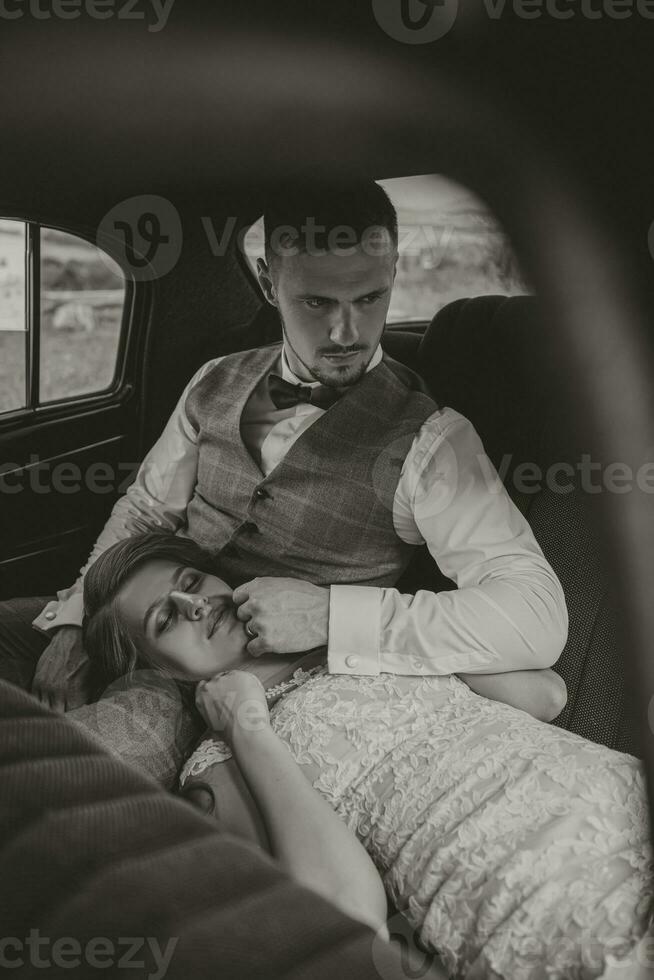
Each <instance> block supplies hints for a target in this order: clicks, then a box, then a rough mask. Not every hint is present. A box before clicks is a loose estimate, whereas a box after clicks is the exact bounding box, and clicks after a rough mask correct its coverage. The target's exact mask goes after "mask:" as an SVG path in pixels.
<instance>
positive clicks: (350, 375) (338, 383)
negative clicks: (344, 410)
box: [282, 320, 376, 388]
mask: <svg viewBox="0 0 654 980" xmlns="http://www.w3.org/2000/svg"><path fill="white" fill-rule="evenodd" d="M282 333H283V334H284V341H285V342H286V345H287V346H288V348H289V350H291V351H292V352H293V354H294V356H295V357H296V358H297V359H298V361H299V362H300V364H301V365H302V367H303V368H304V369H305V371H307V372H308V373H309V374H310V375H311V377H312V378H313V380H314V381H318V382H320V384H322V385H325V387H326V388H349V387H350V386H351V385H355V384H356V383H357V382H358V381H360V380H361V378H362V377H363V376H364V374H365V373H366V370H367V368H368V364H369V363H370V361H371V360H372V355H373V353H374V350H375V349H376V348H373V350H372V351H371V353H370V357H368V359H367V360H365V361H363V362H362V363H360V364H357V365H352V367H347V368H346V369H345V370H343V368H340V369H336V370H335V372H334V374H327V373H326V372H325V371H323V370H322V369H321V368H320V367H318V366H316V365H311V364H306V363H305V362H304V361H303V360H302V358H301V357H300V355H299V354H298V352H297V351H296V350H295V348H294V347H293V344H292V343H291V342H290V340H289V339H288V334H287V332H286V327H285V326H284V322H283V320H282ZM357 349H361V348H357V347H355V348H354V350H357ZM346 350H347V348H346ZM363 350H365V348H363Z"/></svg>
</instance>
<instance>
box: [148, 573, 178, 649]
mask: <svg viewBox="0 0 654 980" xmlns="http://www.w3.org/2000/svg"><path fill="white" fill-rule="evenodd" d="M185 571H186V566H185V565H180V566H179V568H176V569H175V571H174V573H173V577H172V579H171V585H172V587H173V588H175V586H176V585H177V583H178V582H179V580H180V578H181V577H182V575H183V574H184V572H185ZM163 598H164V596H159V598H158V599H155V600H154V602H151V603H150V605H149V606H148V608H147V609H146V610H145V616H144V617H143V632H144V633H147V631H148V620H149V619H150V616H151V615H152V613H153V612H154V611H155V609H157V608H158V607H159V606H160V605H161V602H162V600H163Z"/></svg>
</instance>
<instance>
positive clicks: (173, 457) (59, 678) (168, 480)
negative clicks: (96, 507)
mask: <svg viewBox="0 0 654 980" xmlns="http://www.w3.org/2000/svg"><path fill="white" fill-rule="evenodd" d="M215 363H216V362H215V361H211V362H209V363H208V364H205V365H204V366H203V367H202V368H200V370H199V371H198V372H197V373H196V374H195V375H194V377H193V378H192V380H191V382H190V383H189V384H188V385H187V387H186V388H185V390H184V392H183V394H182V396H181V398H180V399H179V402H178V403H177V406H176V408H175V410H174V412H173V414H172V415H171V417H170V419H169V420H168V423H167V425H166V427H165V429H164V431H163V433H162V435H161V436H160V438H159V439H158V441H157V442H156V443H155V445H154V446H153V447H152V449H151V450H150V452H149V453H148V455H147V456H146V457H145V460H144V461H143V463H142V465H141V467H140V469H139V471H138V473H137V475H136V479H135V480H134V483H133V484H132V486H131V487H130V488H129V489H128V490H127V492H126V494H125V495H124V496H123V497H121V498H120V499H119V500H118V501H117V502H116V504H115V505H114V507H113V510H112V512H111V516H110V517H109V520H108V521H107V523H106V524H105V526H104V528H103V530H102V532H101V533H100V536H99V537H98V539H97V541H96V543H95V545H94V547H93V550H92V551H91V554H90V556H89V559H88V561H87V562H86V564H85V565H84V567H83V568H82V570H81V572H80V576H79V578H78V579H77V581H76V582H75V584H74V585H73V586H71V587H70V588H69V589H64V590H63V591H61V592H59V593H58V597H57V599H56V600H55V601H53V602H50V603H48V605H47V606H46V607H45V609H44V610H43V611H42V612H41V614H40V615H39V616H38V617H37V619H35V620H34V623H33V625H34V626H35V627H36V628H37V629H40V630H42V631H45V632H50V631H52V637H53V639H52V642H51V643H50V645H49V646H48V647H46V649H45V650H44V652H43V654H42V655H41V657H40V659H39V662H38V664H37V667H36V672H35V674H34V680H33V683H32V691H33V693H34V694H35V695H36V696H37V697H38V698H39V699H40V700H41V701H42V702H44V703H45V704H48V705H49V706H50V707H52V708H54V709H56V710H70V709H71V708H75V707H79V705H81V704H84V703H85V702H86V700H87V699H88V697H87V695H88V693H89V684H90V672H89V667H88V660H87V658H86V655H85V653H84V651H83V650H82V646H81V642H80V632H81V630H80V628H81V625H82V617H83V601H82V592H83V581H84V575H85V574H86V572H87V571H88V569H89V568H90V567H91V565H92V564H93V562H94V561H95V560H96V559H97V558H98V557H99V555H101V554H102V552H103V551H105V550H106V549H107V548H109V547H111V545H113V544H115V543H116V542H117V541H121V540H122V539H124V538H128V537H130V536H131V535H132V534H136V533H139V532H141V531H146V530H169V531H170V532H171V533H173V532H174V531H176V530H177V528H178V527H179V526H180V525H181V524H182V523H183V522H184V520H185V516H186V508H187V506H188V502H189V501H190V499H191V497H192V495H193V488H194V486H195V482H196V476H197V437H196V433H195V430H194V429H193V427H192V425H191V423H190V422H189V420H188V418H187V415H186V398H187V396H188V393H189V391H190V390H191V388H192V387H193V386H194V385H195V384H197V382H198V381H199V380H200V378H201V377H202V376H203V375H204V373H205V372H206V371H207V370H208V369H209V368H210V367H212V366H213V365H214V364H215Z"/></svg>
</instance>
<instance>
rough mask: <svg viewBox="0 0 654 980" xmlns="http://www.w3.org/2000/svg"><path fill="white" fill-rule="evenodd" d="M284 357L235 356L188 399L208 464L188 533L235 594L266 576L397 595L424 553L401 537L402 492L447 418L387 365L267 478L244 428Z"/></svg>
mask: <svg viewBox="0 0 654 980" xmlns="http://www.w3.org/2000/svg"><path fill="white" fill-rule="evenodd" d="M279 353H280V346H279V345H275V346H273V347H266V348H260V349H256V350H250V351H245V352H243V353H238V354H230V355H228V356H227V357H225V358H224V359H223V360H221V361H220V363H219V364H217V365H216V366H215V367H214V368H212V369H211V370H209V371H208V372H207V374H206V375H205V376H204V377H203V378H202V379H201V380H200V381H199V383H198V384H197V385H196V386H195V387H194V388H193V389H192V390H191V392H190V393H189V396H188V399H187V402H186V412H187V415H188V418H189V420H190V421H191V423H192V424H193V426H194V427H195V428H196V430H197V432H198V448H199V462H198V476H197V483H196V486H195V492H194V495H193V498H192V500H191V502H190V504H189V507H188V512H187V521H188V525H187V528H186V529H185V531H184V532H183V533H185V534H187V535H188V536H189V537H191V538H193V540H194V541H197V542H198V544H201V545H202V546H203V547H205V548H206V549H207V550H208V551H210V552H211V553H212V554H213V555H215V556H216V558H217V559H218V562H219V565H220V568H221V571H222V574H223V576H224V578H225V579H226V580H227V581H228V582H229V583H230V584H232V585H237V584H239V583H240V582H244V581H247V580H248V579H250V578H253V577H255V576H262V575H273V576H286V577H293V578H302V579H305V580H307V581H310V582H314V583H316V584H318V585H330V584H359V585H377V586H386V585H392V584H393V583H394V582H395V581H396V580H397V579H398V578H399V576H400V574H401V572H402V571H403V570H404V568H405V567H406V565H407V564H408V561H409V559H410V557H411V554H412V552H413V548H412V546H411V545H408V544H406V543H405V542H403V541H401V539H400V538H399V537H398V536H397V534H396V533H395V529H394V526H393V499H394V496H395V491H396V488H397V484H398V481H399V478H400V472H401V469H402V464H403V463H404V460H405V458H406V455H407V453H408V451H409V449H410V447H411V445H412V443H413V439H414V437H415V435H416V433H417V431H418V430H419V429H420V427H421V425H422V424H423V422H425V420H426V419H427V418H429V416H430V415H431V414H432V413H433V412H434V411H436V408H437V406H436V404H435V403H434V402H433V400H432V399H431V398H430V397H429V395H427V394H426V393H425V392H424V390H423V388H422V382H421V380H420V378H419V377H418V376H417V375H415V374H413V372H412V371H409V370H408V369H407V368H405V367H404V366H403V365H401V364H398V363H397V362H396V361H393V360H392V359H391V358H389V357H387V356H386V355H384V358H383V360H382V361H381V362H380V364H378V365H377V367H375V368H373V369H372V370H371V371H369V372H368V373H367V374H365V375H364V376H363V378H362V379H361V380H360V381H359V382H358V383H357V384H355V385H353V386H352V388H350V389H349V391H347V392H346V394H345V395H344V396H343V397H342V398H341V399H340V400H339V401H338V402H336V404H335V405H333V406H332V407H331V408H330V409H329V411H327V412H325V414H324V415H322V416H321V417H320V418H319V419H317V420H316V421H315V422H314V423H313V424H312V425H311V426H310V427H309V428H308V429H307V430H306V431H305V432H304V433H303V434H302V435H301V436H300V437H299V439H297V440H296V442H295V443H294V444H293V445H292V446H291V448H290V450H289V451H288V453H287V454H286V456H285V457H284V459H283V460H282V461H281V462H280V463H279V464H278V465H277V466H276V467H275V468H274V469H273V470H272V472H271V473H270V474H269V475H268V476H267V477H266V476H264V475H263V473H262V471H261V470H260V469H259V467H258V465H257V464H256V462H255V461H254V460H253V458H252V456H251V455H250V453H249V452H248V450H247V449H246V447H245V445H244V443H243V440H242V438H241V432H240V420H241V415H242V413H243V409H244V407H245V405H246V402H247V401H248V399H249V397H250V395H251V394H252V392H253V390H254V388H255V387H256V385H257V384H258V383H259V381H260V380H261V379H262V378H263V377H264V375H266V374H267V373H268V372H269V371H270V369H271V368H272V367H273V365H274V364H275V361H276V360H277V358H278V356H279Z"/></svg>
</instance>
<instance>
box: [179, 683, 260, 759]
mask: <svg viewBox="0 0 654 980" xmlns="http://www.w3.org/2000/svg"><path fill="white" fill-rule="evenodd" d="M195 704H196V706H197V709H198V711H199V712H200V714H201V715H202V717H203V718H204V720H205V721H206V723H207V725H208V726H209V728H211V729H212V730H213V731H215V732H218V733H219V734H220V735H222V736H223V738H225V739H226V740H227V741H228V742H229V743H230V744H232V742H233V740H234V738H235V737H236V736H237V735H238V734H250V733H253V732H260V731H262V730H264V729H267V728H269V727H270V713H269V711H268V705H267V703H266V693H265V691H264V688H263V684H262V683H261V681H260V680H259V679H258V678H257V677H255V676H254V674H250V673H248V672H247V671H246V670H227V671H224V672H223V673H222V674H216V676H215V677H212V678H211V679H210V680H208V681H200V683H199V684H198V686H197V688H196V689H195Z"/></svg>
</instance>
